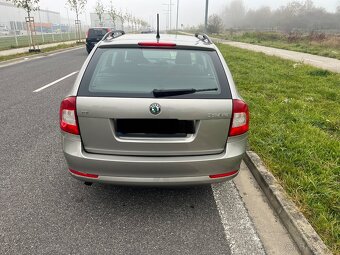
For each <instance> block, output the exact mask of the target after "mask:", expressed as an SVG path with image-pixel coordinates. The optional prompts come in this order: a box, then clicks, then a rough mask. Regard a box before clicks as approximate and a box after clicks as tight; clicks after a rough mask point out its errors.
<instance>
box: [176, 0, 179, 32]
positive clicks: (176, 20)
mask: <svg viewBox="0 0 340 255" xmlns="http://www.w3.org/2000/svg"><path fill="white" fill-rule="evenodd" d="M178 10H179V0H177V17H176V33H177V32H178Z"/></svg>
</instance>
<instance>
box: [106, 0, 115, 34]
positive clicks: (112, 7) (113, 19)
mask: <svg viewBox="0 0 340 255" xmlns="http://www.w3.org/2000/svg"><path fill="white" fill-rule="evenodd" d="M107 13H108V14H109V16H110V18H111V21H112V23H113V29H116V18H117V11H116V9H115V7H114V6H113V3H112V0H111V1H110V6H109V9H108V10H107Z"/></svg>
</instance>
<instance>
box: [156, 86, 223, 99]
mask: <svg viewBox="0 0 340 255" xmlns="http://www.w3.org/2000/svg"><path fill="white" fill-rule="evenodd" d="M217 90H218V88H207V89H154V90H153V91H152V93H153V95H154V97H170V96H179V95H186V94H194V93H196V92H205V91H217Z"/></svg>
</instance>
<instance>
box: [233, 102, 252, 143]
mask: <svg viewBox="0 0 340 255" xmlns="http://www.w3.org/2000/svg"><path fill="white" fill-rule="evenodd" d="M248 130H249V109H248V105H247V104H246V103H245V102H243V101H242V100H239V99H234V100H233V116H232V118H231V125H230V130H229V136H235V135H242V134H244V133H245V132H247V131H248Z"/></svg>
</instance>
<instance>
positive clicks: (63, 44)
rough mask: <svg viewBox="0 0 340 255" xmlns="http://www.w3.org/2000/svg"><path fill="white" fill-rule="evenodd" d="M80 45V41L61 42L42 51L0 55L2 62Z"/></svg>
mask: <svg viewBox="0 0 340 255" xmlns="http://www.w3.org/2000/svg"><path fill="white" fill-rule="evenodd" d="M79 45H80V44H78V43H72V44H65V43H60V44H59V45H57V46H53V47H48V48H44V49H41V52H37V53H34V52H31V53H29V52H25V53H18V54H13V55H8V56H0V62H2V61H7V60H12V59H16V58H22V57H29V56H34V55H38V54H42V53H48V52H51V51H56V50H61V49H67V48H72V47H75V46H79Z"/></svg>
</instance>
